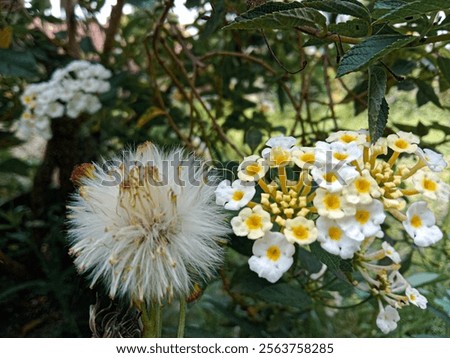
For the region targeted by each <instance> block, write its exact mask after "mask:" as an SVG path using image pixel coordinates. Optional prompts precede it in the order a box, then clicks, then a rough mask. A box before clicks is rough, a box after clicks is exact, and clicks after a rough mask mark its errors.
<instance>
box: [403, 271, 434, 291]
mask: <svg viewBox="0 0 450 358" xmlns="http://www.w3.org/2000/svg"><path fill="white" fill-rule="evenodd" d="M438 279H439V274H438V273H435V272H418V273H415V274H413V275H411V276H409V277H407V278H406V280H407V281H408V282H409V283H410V284H411V286H412V287H420V286H423V285H426V284H428V283H431V282H434V281H436V280H438Z"/></svg>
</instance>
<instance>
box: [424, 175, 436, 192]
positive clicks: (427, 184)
mask: <svg viewBox="0 0 450 358" xmlns="http://www.w3.org/2000/svg"><path fill="white" fill-rule="evenodd" d="M422 184H423V187H424V188H425V189H426V190H429V191H436V189H437V184H436V182H435V181H434V180H430V179H427V178H425V179H424V180H423V183H422Z"/></svg>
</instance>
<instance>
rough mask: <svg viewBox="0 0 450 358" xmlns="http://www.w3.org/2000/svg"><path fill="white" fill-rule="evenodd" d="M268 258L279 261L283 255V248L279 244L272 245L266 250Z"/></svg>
mask: <svg viewBox="0 0 450 358" xmlns="http://www.w3.org/2000/svg"><path fill="white" fill-rule="evenodd" d="M266 255H267V258H268V259H269V260H272V261H278V259H279V258H280V256H281V250H280V248H279V247H278V246H275V245H273V246H270V247H269V248H268V249H267V251H266Z"/></svg>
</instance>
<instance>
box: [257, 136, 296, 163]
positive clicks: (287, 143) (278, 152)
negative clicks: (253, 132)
mask: <svg viewBox="0 0 450 358" xmlns="http://www.w3.org/2000/svg"><path fill="white" fill-rule="evenodd" d="M296 141H297V140H296V139H295V138H294V137H284V136H279V137H272V138H270V139H269V140H268V141H267V142H266V145H267V146H269V147H271V148H265V149H263V151H262V153H261V154H262V156H263V158H264V159H266V160H268V161H269V165H270V166H272V167H279V166H285V165H288V164H289V163H290V162H291V159H292V153H291V152H292V147H293V146H294V145H295V143H296Z"/></svg>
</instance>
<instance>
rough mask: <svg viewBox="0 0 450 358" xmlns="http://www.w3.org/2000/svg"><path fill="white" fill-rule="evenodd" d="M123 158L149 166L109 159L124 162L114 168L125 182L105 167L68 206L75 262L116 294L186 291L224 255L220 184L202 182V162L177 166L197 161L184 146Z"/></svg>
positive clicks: (160, 297) (141, 297)
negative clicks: (216, 198) (217, 202)
mask: <svg viewBox="0 0 450 358" xmlns="http://www.w3.org/2000/svg"><path fill="white" fill-rule="evenodd" d="M191 159H192V158H191ZM126 160H127V163H142V164H144V165H143V166H132V167H131V168H129V167H128V166H125V165H124V164H123V162H122V160H121V158H117V159H115V160H114V161H112V162H113V163H116V162H119V163H122V165H121V166H119V167H118V168H117V169H116V170H117V171H116V173H115V174H118V175H119V177H120V178H121V179H122V181H121V182H120V183H119V182H117V177H115V180H116V182H114V180H113V179H114V177H113V176H112V175H110V174H108V173H107V172H106V171H104V170H102V169H101V168H100V166H95V170H93V171H92V173H91V175H89V176H86V177H84V178H82V179H81V180H82V186H81V187H80V189H79V192H78V193H77V194H76V195H75V196H74V197H73V201H72V202H71V203H70V205H69V207H68V209H69V214H68V218H69V220H70V230H69V235H70V239H71V246H72V247H71V249H70V252H71V254H73V255H74V257H75V260H74V262H75V265H76V266H77V268H78V269H79V270H80V271H81V272H87V273H88V274H89V278H90V280H91V283H92V285H94V284H96V283H97V282H100V281H101V282H103V283H104V284H105V285H106V287H107V291H108V292H109V294H110V296H111V297H115V296H119V297H124V298H127V299H129V300H130V301H146V302H147V303H150V302H154V301H156V302H163V301H165V300H171V299H172V298H173V297H187V295H188V294H189V293H190V292H191V289H192V285H193V283H194V282H198V281H199V280H205V279H207V278H208V277H211V276H212V275H213V274H214V271H215V269H216V268H217V266H218V264H219V263H220V262H221V259H222V249H221V247H220V245H219V242H218V240H219V239H220V237H222V236H224V235H225V234H226V233H227V232H228V229H227V227H226V221H225V217H224V213H223V212H222V209H221V208H220V207H219V206H217V205H215V203H214V190H215V186H214V185H213V184H212V182H211V181H209V182H208V183H205V182H204V181H202V178H203V176H204V173H203V170H202V169H201V168H203V167H204V166H202V165H200V166H196V167H194V168H185V167H180V165H182V163H191V164H185V165H189V166H191V165H193V164H192V163H195V162H196V161H195V162H194V161H193V160H190V158H188V157H186V155H185V154H184V153H183V151H182V150H181V149H176V150H174V151H172V152H170V153H168V154H165V153H162V152H160V151H159V150H158V149H157V148H156V147H155V146H154V145H152V144H150V143H145V144H143V145H141V146H139V147H138V149H137V151H136V152H132V153H129V154H128V156H127V158H126ZM167 163H169V164H170V165H166V164H167ZM125 167H127V168H128V169H124V168H125ZM180 169H181V170H180ZM125 170H127V172H126V173H125ZM192 175H194V176H195V178H196V180H192V179H193V178H192ZM155 182H156V185H155Z"/></svg>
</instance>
